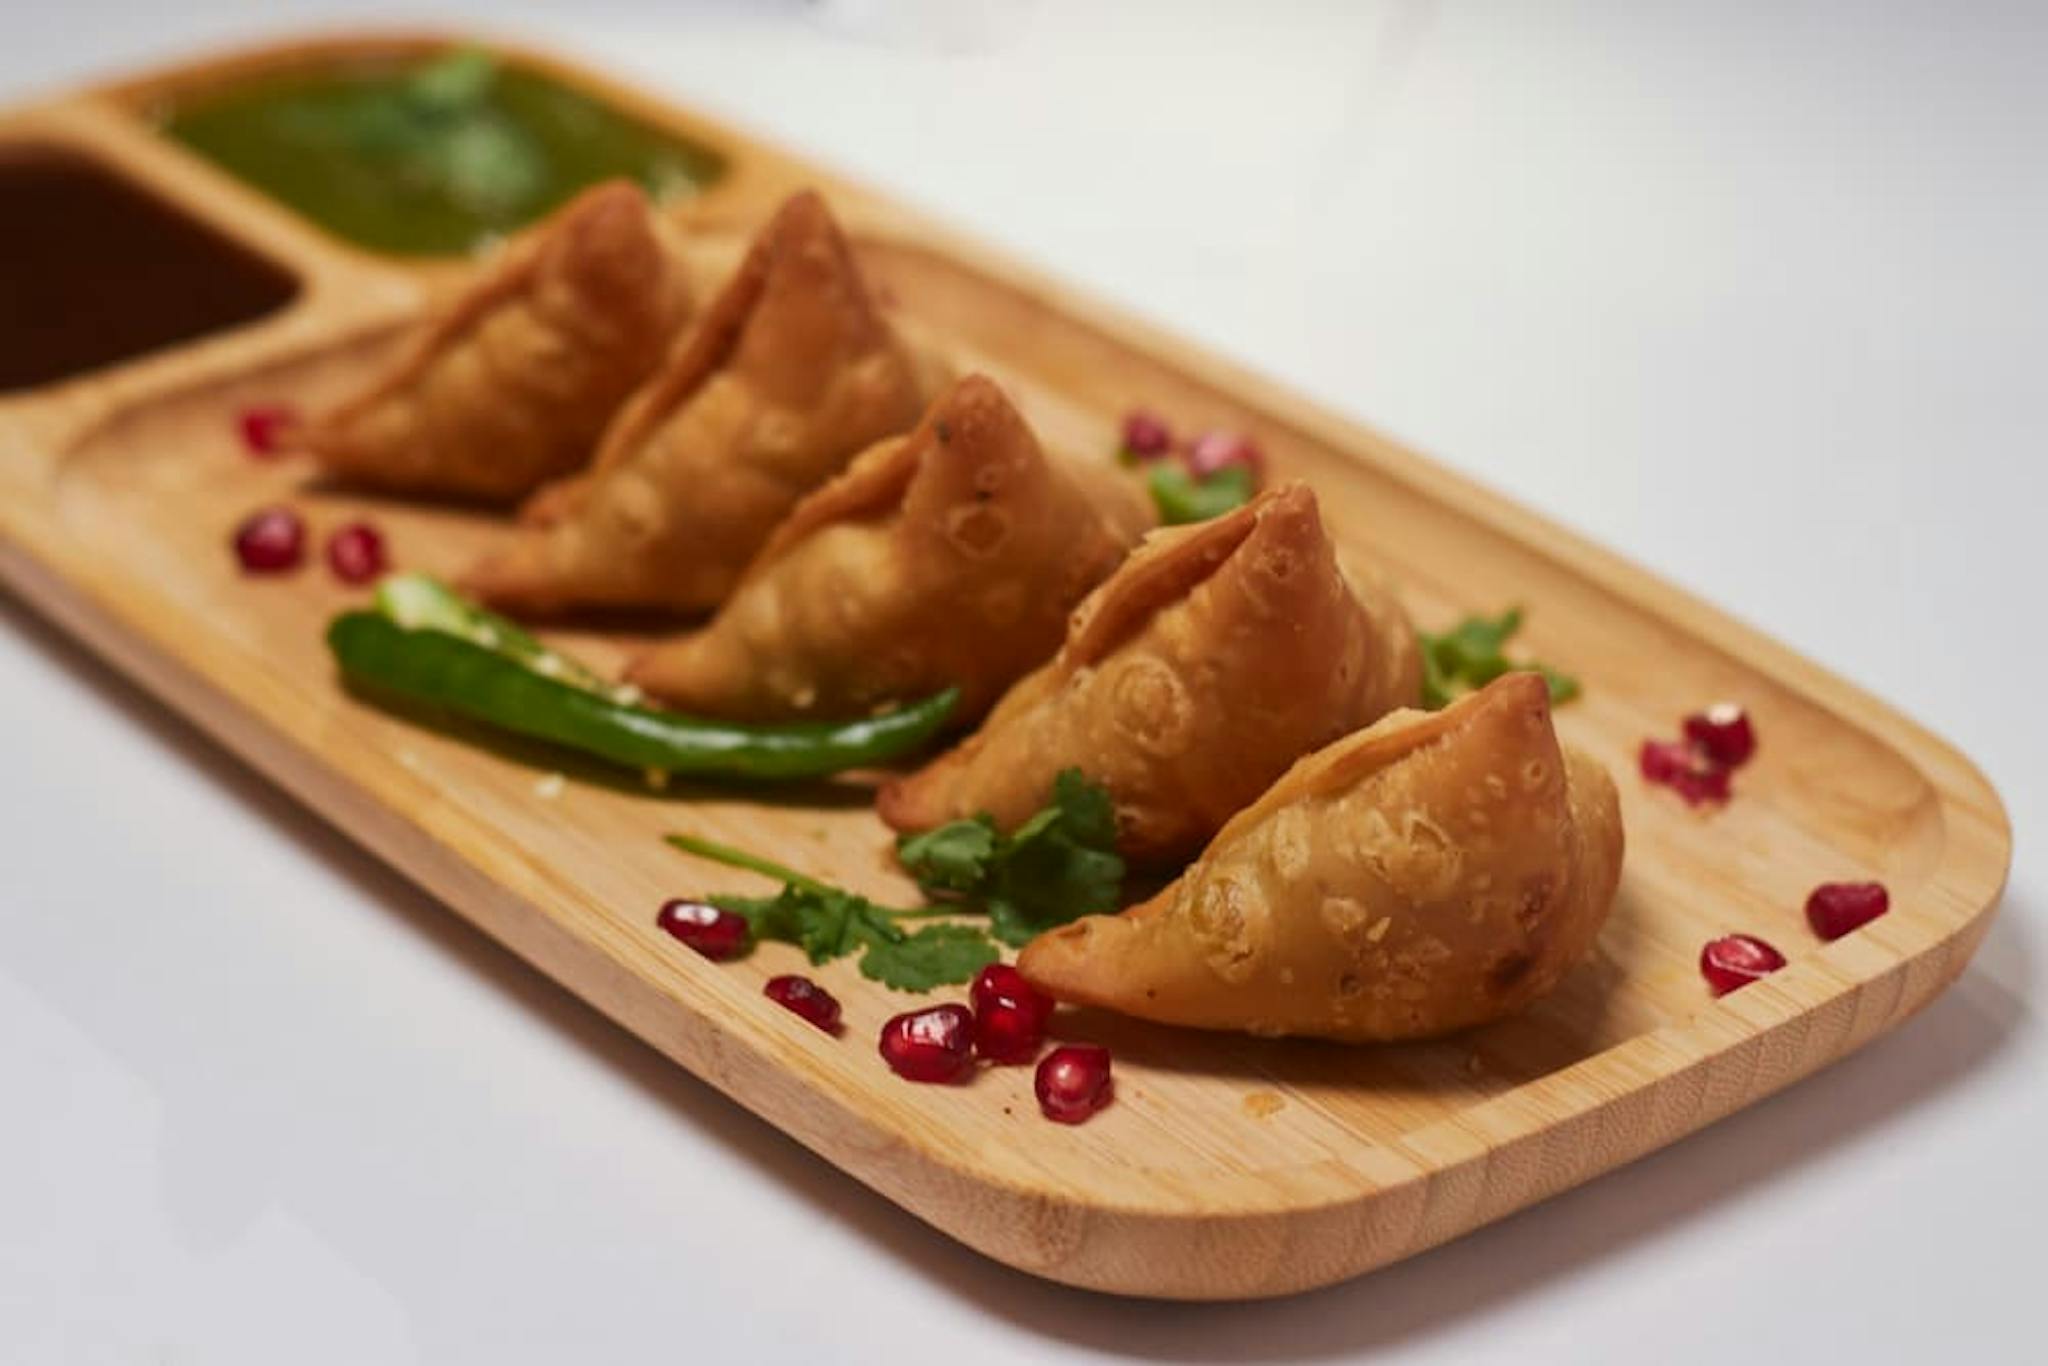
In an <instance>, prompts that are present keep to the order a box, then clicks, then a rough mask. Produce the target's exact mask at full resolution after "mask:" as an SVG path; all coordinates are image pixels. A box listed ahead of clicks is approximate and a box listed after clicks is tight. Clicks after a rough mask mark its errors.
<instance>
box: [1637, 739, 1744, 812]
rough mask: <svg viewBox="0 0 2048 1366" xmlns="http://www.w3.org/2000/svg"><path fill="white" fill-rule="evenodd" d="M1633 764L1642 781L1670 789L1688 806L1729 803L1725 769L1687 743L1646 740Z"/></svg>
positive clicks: (1695, 746) (1686, 741)
mask: <svg viewBox="0 0 2048 1366" xmlns="http://www.w3.org/2000/svg"><path fill="white" fill-rule="evenodd" d="M1636 761H1637V764H1638V765H1639V766H1640V767H1641V769H1642V771H1643V777H1644V778H1646V779H1648V780H1649V781H1650V782H1653V783H1658V784H1661V785H1662V786H1665V787H1668V788H1670V789H1671V790H1672V791H1674V792H1676V793H1677V794H1678V795H1679V796H1681V797H1683V798H1685V800H1686V803H1687V804H1688V805H1690V806H1698V805H1699V804H1700V803H1701V802H1725V801H1727V800H1728V797H1729V785H1728V769H1727V768H1726V767H1725V766H1724V765H1722V764H1720V763H1718V762H1716V761H1715V760H1714V759H1713V757H1712V756H1710V755H1709V754H1707V753H1706V751H1704V750H1702V749H1701V748H1700V747H1699V746H1698V745H1695V744H1693V743H1692V742H1690V741H1688V740H1645V741H1643V748H1642V750H1641V752H1640V753H1639V754H1638V756H1637V760H1636Z"/></svg>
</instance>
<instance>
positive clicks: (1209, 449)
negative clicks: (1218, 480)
mask: <svg viewBox="0 0 2048 1366" xmlns="http://www.w3.org/2000/svg"><path fill="white" fill-rule="evenodd" d="M1186 462H1187V467H1188V473H1189V474H1192V475H1193V476H1195V478H1197V479H1207V478H1208V477H1209V476H1210V475H1212V474H1218V473H1221V472H1222V471H1224V470H1227V469H1230V468H1232V467H1233V466H1237V465H1242V466H1244V467H1245V468H1246V469H1248V470H1250V471H1251V472H1252V478H1253V479H1254V480H1256V479H1257V478H1258V477H1259V474H1260V473H1261V472H1262V471H1263V470H1264V469H1265V468H1266V456H1265V453H1264V452H1263V451H1261V450H1260V449H1259V448H1258V444H1257V443H1256V442H1254V441H1253V440H1252V439H1251V438H1250V437H1248V436H1245V435H1243V434H1241V433H1239V432H1226V431H1213V432H1203V433H1202V434H1201V435H1200V436H1198V437H1196V438H1195V439H1194V442H1193V444H1191V445H1190V446H1189V447H1188V451H1187V456H1186Z"/></svg>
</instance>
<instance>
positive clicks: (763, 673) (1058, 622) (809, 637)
mask: <svg viewBox="0 0 2048 1366" xmlns="http://www.w3.org/2000/svg"><path fill="white" fill-rule="evenodd" d="M1149 521H1150V511H1149V504H1148V500H1147V499H1146V498H1145V497H1144V495H1143V494H1142V493H1140V492H1139V490H1138V489H1137V487H1136V485H1135V484H1134V483H1133V482H1132V481H1131V480H1130V479H1129V478H1127V477H1125V476H1123V475H1121V474H1119V473H1118V472H1117V471H1116V470H1115V469H1113V468H1111V467H1110V466H1108V465H1107V464H1106V463H1104V464H1101V465H1100V466H1099V469H1084V468H1082V467H1080V466H1079V465H1078V464H1076V465H1074V466H1072V467H1070V466H1068V465H1067V464H1066V463H1064V462H1057V461H1054V460H1052V459H1050V458H1048V457H1047V456H1046V454H1045V452H1044V451H1043V450H1041V449H1040V448H1039V445H1038V441H1037V439H1036V438H1035V437H1034V436H1033V435H1032V433H1031V428H1030V427H1029V426H1028V425H1026V423H1025V421H1024V418H1023V416H1022V415H1021V414H1020V413H1018V411H1017V410H1016V408H1014V407H1013V406H1011V404H1010V401H1009V399H1008V398H1006V397H1004V395H1003V391H1002V390H1001V389H999V388H997V387H996V385H995V384H994V382H993V381H991V380H989V379H987V378H985V377H983V376H980V375H970V376H969V377H967V378H966V379H963V380H961V381H960V382H959V383H958V384H956V385H954V386H953V388H952V389H951V390H950V391H948V392H947V393H946V394H945V395H944V396H943V397H941V398H940V399H939V400H938V402H936V403H934V404H933V405H932V407H931V409H930V410H929V411H928V412H927V413H926V414H925V416H924V420H923V421H922V422H921V423H919V424H918V427H917V429H916V430H915V431H913V432H912V433H911V434H910V435H908V436H902V437H891V438H889V439H888V440H886V441H883V442H880V443H879V444H877V445H875V446H872V447H870V448H869V449H868V450H867V451H865V452H864V453H862V455H861V456H860V457H859V458H858V459H857V460H855V461H854V463H853V466H852V468H850V469H848V470H847V471H846V472H845V473H844V474H842V475H840V476H839V477H838V478H837V479H835V480H833V481H832V482H831V483H829V484H826V485H825V486H824V487H823V488H820V489H818V490H817V491H816V492H814V493H812V494H811V495H810V496H809V497H808V498H806V499H805V500H804V501H803V502H801V503H799V504H797V507H796V511H794V512H792V513H791V514H790V515H789V517H788V518H787V519H786V520H785V521H784V522H783V523H782V525H781V526H779V527H777V528H776V530H775V534H774V535H773V536H772V537H770V538H769V541H768V544H767V545H766V546H765V547H764V548H763V549H762V551H761V554H760V555H759V556H758V557H757V558H756V559H755V561H754V563H753V564H752V565H751V566H749V568H748V569H747V572H746V576H745V577H744V578H742V579H741V581H740V583H739V586H738V587H737V588H735V589H734V590H733V594H732V596H731V597H730V598H727V599H726V602H725V606H724V607H722V608H720V609H719V613H718V615H717V616H716V617H715V618H713V619H712V621H711V623H710V624H709V625H708V626H706V627H705V628H704V629H703V630H701V631H697V632H695V633H693V634H691V635H687V636H684V637H682V638H681V639H679V640H675V641H671V642H669V643H667V644H664V645H661V646H659V647H657V648H656V649H654V650H653V651H651V652H650V653H648V654H646V655H643V656H642V657H641V658H640V659H639V660H638V661H637V662H636V663H635V664H634V666H633V668H632V670H631V671H630V673H629V674H628V677H629V678H630V679H631V680H632V681H633V682H634V683H635V684H638V685H639V686H640V687H642V688H644V689H646V690H647V691H648V692H650V693H653V694H654V695H656V696H658V697H661V698H663V699H664V700H666V701H668V702H670V703H672V704H673V705H675V706H676V707H678V708H680V709H681V710H684V711H689V712H697V713H700V714H703V715H708V716H724V717H731V718H734V719H736V720H744V721H776V720H791V719H796V718H800V717H804V716H814V715H815V716H856V715H860V714H862V713H864V712H868V711H871V710H873V709H874V708H875V707H877V706H879V705H881V704H883V703H886V702H891V701H903V700H907V699H910V698H913V697H921V696H924V695H926V694H929V693H934V692H937V691H939V690H940V689H941V688H945V687H949V686H951V687H957V688H959V689H960V701H959V703H958V705H957V706H956V708H955V710H954V713H953V715H954V717H955V719H957V720H963V721H972V720H974V719H976V718H978V717H980V716H981V714H982V713H983V712H985V711H987V710H988V708H989V706H990V705H991V704H992V703H993V702H994V701H995V699H996V697H997V696H998V695H999V694H1000V693H1001V692H1002V690H1003V689H1004V688H1006V687H1008V686H1009V685H1010V684H1011V683H1013V682H1015V681H1016V680H1017V678H1018V677H1019V676H1021V675H1022V674H1024V673H1026V672H1027V671H1029V670H1030V669H1032V668H1033V667H1034V666H1036V665H1038V664H1041V663H1043V662H1044V661H1045V660H1046V659H1047V658H1049V657H1050V656H1051V655H1052V653H1053V651H1055V650H1057V649H1058V648H1059V644H1060V638H1061V637H1062V636H1063V635H1064V634H1065V632H1066V619H1067V613H1068V612H1069V611H1071V610H1072V609H1073V606H1074V604H1075V603H1077V602H1079V601H1080V600H1081V598H1082V597H1083V595H1085V594H1086V593H1087V592H1088V590H1089V589H1091V588H1093V587H1094V586H1095V585H1096V584H1098V583H1100V582H1101V581H1102V580H1103V579H1105V578H1107V577H1108V576H1109V573H1110V571H1111V570H1113V569H1114V568H1116V566H1117V563H1118V562H1119V561H1120V560H1122V559H1123V557H1124V554H1125V552H1127V551H1128V550H1129V549H1130V548H1131V546H1132V544H1133V543H1134V542H1136V540H1137V539H1138V537H1139V535H1140V534H1142V532H1143V531H1144V529H1145V527H1146V525H1147V524H1148V522H1149Z"/></svg>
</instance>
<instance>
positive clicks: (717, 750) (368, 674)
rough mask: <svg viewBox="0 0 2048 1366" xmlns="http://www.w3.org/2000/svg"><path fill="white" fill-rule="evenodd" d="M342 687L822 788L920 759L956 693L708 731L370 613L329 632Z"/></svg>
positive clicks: (707, 726) (699, 768)
mask: <svg viewBox="0 0 2048 1366" xmlns="http://www.w3.org/2000/svg"><path fill="white" fill-rule="evenodd" d="M327 644H328V648H329V649H331V650H333V651H334V658H335V660H336V661H337V662H338V663H339V664H340V665H341V670H342V672H343V673H344V674H346V675H347V676H348V677H349V678H351V679H354V680H356V681H358V682H361V683H365V684H369V685H371V686H372V687H375V688H379V689H382V690H383V691H385V692H388V693H392V694H395V695H397V696H399V697H403V698H407V699H409V700H411V701H415V702H424V703H428V704H431V705H433V706H438V707H444V708H446V709H447V710H449V711H451V712H455V713H458V714H460V715H462V716H466V717H470V718H472V719H474V720H478V721H483V722H486V723H488V724H490V725H493V726H497V727H499V728H500V729H503V730H508V731H513V732H515V733H517V734H520V735H525V736H530V737H532V738H534V739H537V740H548V741H552V742H554V743H555V744H558V745H563V746H566V747H567V748H570V749H575V750H580V751H582V752H583V753H585V754H590V755H595V756H596V757H598V758H600V759H608V760H610V761H611V762H613V763H615V764H622V765H624V766H626V767H628V768H633V769H639V770H642V771H654V772H660V773H681V774H690V775H697V776H704V777H721V778H763V779H786V778H818V777H823V776H825V775H826V774H830V773H837V772H839V771H841V770H842V769H849V768H859V767H862V766H864V765H867V764H874V763H880V762H882V761H884V760H887V759H893V758H895V757H896V756H897V755H900V754H904V753H907V752H908V751H910V750H913V749H916V748H917V747H918V746H919V745H921V744H923V743H924V742H925V741H926V740H929V739H930V738H931V737H932V736H933V735H934V734H936V733H937V731H938V729H939V728H940V727H941V726H943V725H944V724H945V722H946V718H947V717H948V716H949V715H951V714H952V711H953V704H954V703H955V702H956V701H957V700H958V699H959V690H958V689H955V688H948V689H947V690H946V691H945V692H942V693H938V694H936V695H935V696H932V697H928V698H926V699H924V700H923V701H921V702H914V703H912V704H910V705H909V706H906V707H902V708H899V709H898V710H896V711H892V712H889V713H887V714H886V715H882V716H874V717H869V718H867V719H865V720H859V721H841V722H833V721H823V722H809V723H803V724H795V725H781V726H742V725H732V724H728V723H726V722H723V721H706V720H701V719H699V718H696V717H689V716H680V715H676V714H674V713H670V712H660V711H653V710H650V709H648V708H646V707H635V706H629V705H627V704H625V703H622V702H615V701H613V700H611V699H610V698H607V697H603V696H600V695H599V694H597V693H594V692H590V691H588V690H586V689H583V688H578V687H574V686H571V685H570V684H567V683H563V682H560V681H558V680H557V679H554V678H549V677H546V676H545V675H543V674H540V673H537V672H535V671H534V670H533V669H531V668H529V667H527V666H526V665H524V664H521V663H517V662H514V661H512V660H510V659H507V658H505V657H504V656H503V655H500V654H498V653H496V652H494V651H493V650H491V649H487V648H485V647H484V646H481V645H477V644H475V643H473V642H472V641H470V640H469V639H466V638H465V637H463V636H460V635H454V634H450V633H448V632H445V631H441V630H432V629H429V630H418V631H409V630H407V629H405V628H404V627H402V626H399V625H397V624H395V623H394V622H392V621H390V620H387V619H386V618H385V617H382V616H380V615H378V614H377V613H375V612H347V613H344V614H343V615H341V616H339V617H336V618H335V619H334V622H333V624H332V625H330V626H329V627H328V628H327Z"/></svg>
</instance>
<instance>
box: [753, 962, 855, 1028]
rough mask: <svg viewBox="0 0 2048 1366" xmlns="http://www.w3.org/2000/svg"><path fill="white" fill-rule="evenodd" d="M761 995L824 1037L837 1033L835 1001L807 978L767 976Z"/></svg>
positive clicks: (791, 975) (837, 1019)
mask: <svg viewBox="0 0 2048 1366" xmlns="http://www.w3.org/2000/svg"><path fill="white" fill-rule="evenodd" d="M761 992H762V994H763V995H765V996H766V997H767V998H768V999H769V1000H771V1001H773V1002H775V1004H777V1005H779V1006H781V1007H782V1008H783V1009H785V1010H791V1011H794V1012H796V1013H797V1014H798V1015H801V1016H803V1017H804V1018H805V1019H806V1020H809V1021H810V1022H811V1023H812V1024H814V1025H816V1026H817V1027H818V1028H820V1029H822V1030H824V1031H825V1032H826V1033H827V1034H837V1033H838V1032H839V1001H838V998H836V997H834V996H833V995H832V993H831V992H829V991H827V990H825V988H823V987H821V986H819V985H818V984H817V983H816V982H813V981H812V980H811V979H810V978H808V977H798V976H797V975H796V974H795V973H790V974H787V975H785V976H782V977H770V978H769V979H768V985H767V986H765V987H762V988H761Z"/></svg>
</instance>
